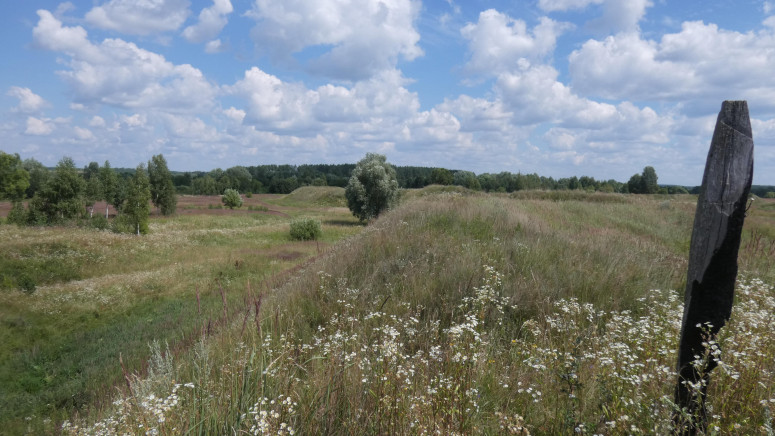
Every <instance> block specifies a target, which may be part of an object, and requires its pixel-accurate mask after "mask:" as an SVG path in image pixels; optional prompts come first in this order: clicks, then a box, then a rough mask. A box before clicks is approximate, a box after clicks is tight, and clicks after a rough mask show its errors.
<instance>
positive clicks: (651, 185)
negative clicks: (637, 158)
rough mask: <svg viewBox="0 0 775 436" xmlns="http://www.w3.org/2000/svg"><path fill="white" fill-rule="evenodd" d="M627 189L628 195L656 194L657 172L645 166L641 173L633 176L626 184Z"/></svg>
mask: <svg viewBox="0 0 775 436" xmlns="http://www.w3.org/2000/svg"><path fill="white" fill-rule="evenodd" d="M627 188H628V191H629V192H630V194H656V193H658V192H659V185H658V184H657V172H656V171H655V170H654V167H651V166H647V167H646V168H643V173H641V174H633V175H632V177H630V181H629V182H627Z"/></svg>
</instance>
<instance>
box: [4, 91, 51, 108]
mask: <svg viewBox="0 0 775 436" xmlns="http://www.w3.org/2000/svg"><path fill="white" fill-rule="evenodd" d="M7 95H9V96H11V97H16V98H18V99H19V105H18V106H16V108H15V109H14V110H16V111H18V112H23V113H35V112H39V111H40V110H41V109H43V108H44V107H47V106H49V104H48V102H47V101H46V100H44V99H43V97H41V96H39V95H38V94H35V93H34V92H32V90H30V88H21V87H18V86H12V87H11V88H10V89H9V90H8V93H7Z"/></svg>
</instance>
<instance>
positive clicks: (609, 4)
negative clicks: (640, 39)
mask: <svg viewBox="0 0 775 436" xmlns="http://www.w3.org/2000/svg"><path fill="white" fill-rule="evenodd" d="M590 5H602V8H603V15H602V16H601V17H598V18H596V19H594V20H592V21H590V22H589V23H587V25H588V26H589V27H590V28H592V29H594V30H596V31H599V32H613V33H616V32H623V31H625V32H627V31H633V30H637V28H638V23H639V22H640V20H641V19H642V18H643V16H644V15H646V9H647V8H649V7H651V6H653V3H652V2H651V1H650V0H539V1H538V7H539V8H540V9H541V10H543V11H545V12H556V11H569V10H579V9H586V8H587V7H589V6H590Z"/></svg>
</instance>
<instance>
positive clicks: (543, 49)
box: [461, 9, 569, 74]
mask: <svg viewBox="0 0 775 436" xmlns="http://www.w3.org/2000/svg"><path fill="white" fill-rule="evenodd" d="M568 28H569V25H568V24H565V23H558V22H556V21H553V20H551V19H549V18H546V17H542V18H541V19H540V22H539V24H538V25H536V26H535V27H534V28H533V29H532V31H530V32H528V29H527V25H526V24H525V22H524V21H522V20H516V19H513V18H510V17H509V16H508V15H505V14H503V13H501V12H498V11H496V10H494V9H489V10H486V11H483V12H481V13H480V14H479V21H478V22H477V23H476V24H473V23H468V24H467V25H466V26H465V27H463V29H462V30H461V34H462V35H463V37H464V38H466V39H467V40H468V41H469V43H468V46H469V50H470V52H471V59H470V60H469V61H468V63H467V64H466V69H467V70H468V71H470V72H474V73H490V74H497V73H499V72H501V71H504V70H507V69H510V68H513V67H514V66H515V65H516V63H517V62H518V61H519V59H529V60H540V59H542V58H544V57H546V56H548V55H551V54H552V53H553V52H554V48H555V44H556V42H557V37H558V36H559V35H560V34H561V33H562V32H563V31H564V30H566V29H568Z"/></svg>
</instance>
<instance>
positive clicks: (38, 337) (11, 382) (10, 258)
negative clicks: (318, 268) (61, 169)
mask: <svg viewBox="0 0 775 436" xmlns="http://www.w3.org/2000/svg"><path fill="white" fill-rule="evenodd" d="M307 212H308V213H314V214H316V215H321V216H325V217H326V218H328V219H335V220H340V221H345V220H347V219H348V216H347V214H345V213H344V212H341V213H334V212H319V211H317V210H310V209H307ZM299 213H304V211H300V212H299ZM352 221H353V222H355V221H354V220H352ZM287 229H288V219H287V218H284V217H281V216H272V215H264V214H252V215H245V214H234V215H225V216H204V215H194V216H179V217H175V218H164V219H154V220H152V222H151V234H149V235H147V236H144V237H142V238H138V237H135V236H132V235H118V234H114V233H110V232H98V231H93V230H85V229H78V228H19V227H16V226H0V239H2V240H3V241H4V245H3V250H4V253H3V256H2V259H1V260H0V272H1V273H2V275H4V276H7V277H10V278H9V279H8V280H7V284H8V286H4V285H3V284H0V428H2V429H3V430H0V433H6V432H7V433H9V434H20V433H24V432H25V431H28V430H29V431H30V432H31V433H39V434H42V433H51V432H53V428H54V427H56V425H57V423H58V422H61V421H62V420H63V419H67V418H69V417H70V416H71V415H72V414H73V413H79V414H84V413H88V412H87V411H88V410H91V409H101V408H103V407H106V406H105V402H106V400H108V399H110V397H112V396H113V395H114V394H115V387H114V386H115V385H116V384H120V383H121V381H122V380H123V376H122V374H121V368H120V366H119V365H118V361H119V360H118V359H119V356H122V357H123V363H124V366H125V368H127V370H128V371H132V372H135V371H139V373H142V372H143V370H144V368H145V366H146V361H147V358H148V356H149V355H150V354H149V352H150V351H149V350H148V347H147V344H148V343H149V342H151V341H153V340H159V341H162V342H164V341H168V342H169V344H170V346H171V349H172V352H173V353H180V352H181V350H184V349H186V348H187V347H188V346H189V345H190V343H192V342H193V341H195V340H196V339H197V338H198V336H199V332H202V331H203V330H204V331H205V332H207V331H208V330H209V334H214V333H215V332H216V331H219V329H221V328H223V325H224V324H225V323H226V322H228V321H230V320H231V319H232V317H234V316H236V314H237V312H238V308H240V307H244V306H245V304H246V301H249V296H250V294H251V293H250V290H252V289H262V288H264V287H268V286H272V283H275V277H277V276H282V274H283V272H285V271H292V269H293V268H295V267H297V266H298V265H299V264H302V263H304V262H305V261H307V260H308V259H310V258H312V257H314V256H316V255H318V253H319V252H320V250H323V249H325V248H326V247H327V246H328V245H329V244H330V243H332V242H335V241H337V240H339V239H341V238H343V237H346V236H347V235H350V234H353V233H355V232H357V231H358V230H359V228H358V227H353V226H341V225H327V226H325V233H324V235H325V236H324V237H323V238H322V239H321V241H320V242H319V243H318V244H315V245H309V244H305V243H299V242H293V241H291V240H290V238H289V237H288V230H287ZM19 277H26V279H27V280H29V281H31V282H33V283H34V284H35V286H34V288H33V289H30V290H27V289H24V288H22V287H21V286H20V284H19V283H18V281H17V280H18V278H19ZM4 283H6V281H5V280H4ZM246 299H247V300H246ZM224 309H226V310H224ZM107 404H108V405H109V404H110V403H109V402H107Z"/></svg>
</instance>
